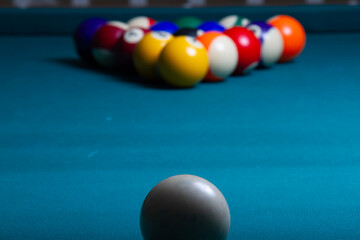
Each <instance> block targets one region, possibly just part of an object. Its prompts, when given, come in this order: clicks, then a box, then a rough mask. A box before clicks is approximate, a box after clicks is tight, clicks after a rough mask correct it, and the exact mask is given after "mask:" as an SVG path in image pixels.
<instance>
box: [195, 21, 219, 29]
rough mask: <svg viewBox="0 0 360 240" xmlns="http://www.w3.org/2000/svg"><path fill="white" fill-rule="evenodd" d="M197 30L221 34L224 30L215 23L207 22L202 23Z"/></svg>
mask: <svg viewBox="0 0 360 240" xmlns="http://www.w3.org/2000/svg"><path fill="white" fill-rule="evenodd" d="M198 30H200V31H202V32H208V31H217V32H223V31H224V30H225V28H224V27H223V26H221V25H220V24H219V23H217V22H215V21H207V22H203V23H202V24H201V25H200V26H199V27H198Z"/></svg>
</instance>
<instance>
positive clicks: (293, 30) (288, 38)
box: [267, 15, 306, 62]
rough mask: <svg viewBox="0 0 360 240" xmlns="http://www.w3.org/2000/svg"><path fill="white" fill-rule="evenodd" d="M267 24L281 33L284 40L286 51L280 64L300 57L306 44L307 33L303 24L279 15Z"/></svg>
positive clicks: (289, 17)
mask: <svg viewBox="0 0 360 240" xmlns="http://www.w3.org/2000/svg"><path fill="white" fill-rule="evenodd" d="M267 22H268V23H269V24H271V25H272V26H274V27H276V28H277V29H278V30H279V31H280V33H281V35H282V37H283V40H284V50H283V53H282V55H281V57H280V59H279V62H289V61H291V60H293V59H295V58H296V57H298V56H299V55H300V53H301V52H302V51H303V50H304V47H305V43H306V33H305V30H304V28H303V26H302V25H301V23H300V22H299V21H298V20H296V19H295V18H293V17H291V16H288V15H277V16H274V17H272V18H270V19H269V20H268V21H267Z"/></svg>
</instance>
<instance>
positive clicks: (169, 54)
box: [158, 36, 209, 88]
mask: <svg viewBox="0 0 360 240" xmlns="http://www.w3.org/2000/svg"><path fill="white" fill-rule="evenodd" d="M208 68H209V60H208V56H207V53H206V49H205V48H204V46H203V45H202V44H201V43H200V42H199V41H197V40H196V39H195V38H192V37H187V36H179V37H175V38H174V40H172V41H171V42H169V43H168V44H167V45H166V46H165V47H164V49H163V51H162V52H161V54H160V57H159V62H158V69H159V73H160V75H161V76H162V78H163V80H165V82H167V83H168V84H170V85H171V86H173V87H179V88H189V87H192V86H194V85H196V84H197V83H198V82H200V81H201V80H202V79H203V78H204V77H205V75H206V73H207V71H208Z"/></svg>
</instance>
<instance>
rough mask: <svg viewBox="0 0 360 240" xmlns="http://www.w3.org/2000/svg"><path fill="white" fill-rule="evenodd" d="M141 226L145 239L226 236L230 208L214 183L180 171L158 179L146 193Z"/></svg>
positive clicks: (219, 239)
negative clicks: (179, 173)
mask: <svg viewBox="0 0 360 240" xmlns="http://www.w3.org/2000/svg"><path fill="white" fill-rule="evenodd" d="M140 227H141V232H142V235H143V237H144V239H145V240H205V239H206V240H225V239H226V238H227V236H228V232H229V229H230V211H229V207H228V204H227V202H226V200H225V198H224V196H223V195H222V193H221V192H220V191H219V190H218V189H217V188H216V187H215V186H214V185H213V184H212V183H210V182H209V181H207V180H205V179H203V178H201V177H197V176H194V175H177V176H173V177H169V178H167V179H165V180H163V181H161V182H160V183H158V184H157V185H156V186H155V187H154V188H153V189H152V190H151V191H150V192H149V194H148V195H147V196H146V198H145V201H144V203H143V206H142V209H141V214H140Z"/></svg>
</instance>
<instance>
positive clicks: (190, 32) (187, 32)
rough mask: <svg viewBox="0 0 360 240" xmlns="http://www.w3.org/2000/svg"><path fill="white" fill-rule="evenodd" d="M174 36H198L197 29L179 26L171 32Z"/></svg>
mask: <svg viewBox="0 0 360 240" xmlns="http://www.w3.org/2000/svg"><path fill="white" fill-rule="evenodd" d="M173 35H174V36H175V37H177V36H189V37H194V38H196V37H197V36H198V30H197V29H196V28H180V29H179V30H177V31H176V32H174V34H173Z"/></svg>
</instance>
